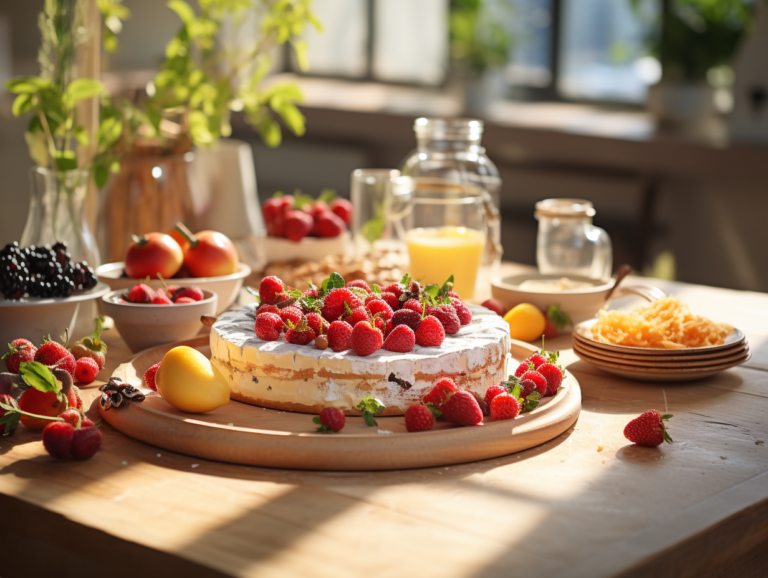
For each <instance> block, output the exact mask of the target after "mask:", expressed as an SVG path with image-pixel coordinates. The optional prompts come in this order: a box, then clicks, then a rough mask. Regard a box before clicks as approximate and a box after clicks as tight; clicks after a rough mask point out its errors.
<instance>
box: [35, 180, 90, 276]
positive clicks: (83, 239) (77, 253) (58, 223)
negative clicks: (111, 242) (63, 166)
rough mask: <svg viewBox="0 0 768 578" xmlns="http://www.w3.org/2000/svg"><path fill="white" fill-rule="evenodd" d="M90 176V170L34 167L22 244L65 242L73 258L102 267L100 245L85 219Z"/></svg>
mask: <svg viewBox="0 0 768 578" xmlns="http://www.w3.org/2000/svg"><path fill="white" fill-rule="evenodd" d="M89 179H90V173H89V172H88V171H86V170H73V171H52V170H49V169H46V168H42V167H36V168H34V169H32V171H31V175H30V180H31V194H30V197H29V213H28V215H27V223H26V225H25V226H24V232H23V233H22V234H21V240H20V244H21V246H22V247H28V246H29V245H35V246H44V245H55V244H56V243H57V242H63V243H66V244H67V249H68V251H69V253H70V255H71V259H72V261H75V262H80V261H86V262H87V263H88V265H90V266H92V267H96V266H98V265H99V263H100V255H99V248H98V246H97V245H96V240H95V239H94V237H93V235H92V233H91V231H90V229H89V228H88V223H87V221H86V220H85V219H84V209H85V197H86V195H87V193H88V181H89Z"/></svg>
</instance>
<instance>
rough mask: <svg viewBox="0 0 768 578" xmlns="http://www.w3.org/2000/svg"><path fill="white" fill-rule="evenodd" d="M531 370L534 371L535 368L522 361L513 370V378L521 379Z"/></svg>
mask: <svg viewBox="0 0 768 578" xmlns="http://www.w3.org/2000/svg"><path fill="white" fill-rule="evenodd" d="M532 369H536V367H535V366H533V364H532V363H531V362H530V361H528V360H527V359H524V360H523V361H521V362H520V365H518V366H517V369H516V370H515V377H522V376H523V374H524V373H525V372H526V371H530V370H532Z"/></svg>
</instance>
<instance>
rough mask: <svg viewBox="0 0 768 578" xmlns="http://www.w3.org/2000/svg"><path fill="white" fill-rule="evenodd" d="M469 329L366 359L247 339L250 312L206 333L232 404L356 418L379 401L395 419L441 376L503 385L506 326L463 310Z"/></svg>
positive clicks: (230, 314) (229, 315) (469, 386)
mask: <svg viewBox="0 0 768 578" xmlns="http://www.w3.org/2000/svg"><path fill="white" fill-rule="evenodd" d="M469 307H470V309H471V311H472V322H471V323H470V324H469V325H466V326H464V327H462V328H461V330H460V331H459V332H458V333H457V334H456V335H447V336H446V338H445V341H443V344H442V345H441V346H440V347H421V346H419V345H417V346H416V347H415V348H414V350H413V351H411V352H409V353H395V352H391V351H386V350H384V349H380V350H379V351H377V352H376V353H374V354H372V355H369V356H367V357H360V356H358V355H355V354H354V352H353V351H351V350H349V351H344V352H341V353H336V352H334V351H333V350H331V349H325V350H320V349H317V348H315V347H314V346H313V345H294V344H292V343H288V342H286V341H285V340H284V338H281V339H280V340H279V341H262V340H261V339H259V338H258V337H256V334H255V332H254V319H255V312H256V306H255V305H252V306H246V307H243V308H240V309H232V310H230V311H227V312H226V313H224V314H222V315H221V316H220V317H219V318H218V320H217V321H216V323H215V324H214V325H213V328H212V331H211V361H212V362H213V363H214V364H215V365H216V366H217V367H218V368H219V370H220V371H221V372H222V373H223V374H224V375H225V376H226V378H227V380H228V381H229V386H230V392H231V397H232V399H235V400H238V401H243V402H246V403H250V404H253V405H259V406H263V407H269V408H274V409H283V410H289V411H299V412H306V413H315V414H316V413H319V412H320V411H321V410H322V409H323V408H325V407H331V406H332V407H338V408H339V409H341V410H342V411H344V413H346V414H348V415H359V414H360V412H359V411H358V410H357V409H355V406H356V405H357V404H358V403H359V402H360V400H361V399H362V398H363V397H366V396H371V397H375V398H378V399H379V400H380V401H381V402H382V403H384V405H386V406H387V409H386V410H385V411H384V413H383V415H401V414H402V413H404V412H405V410H406V409H407V408H408V406H410V405H412V404H414V403H417V402H418V401H419V400H420V399H421V398H422V397H423V396H424V395H425V394H426V393H427V392H428V391H429V390H430V389H431V388H432V386H433V384H434V383H435V381H437V380H438V379H440V378H441V377H451V378H452V379H453V380H454V381H455V382H456V384H457V385H458V386H459V387H460V388H461V389H465V390H469V391H473V392H476V393H479V394H481V395H484V393H485V390H486V389H487V388H488V386H490V385H492V384H494V383H499V381H501V380H502V379H503V378H504V369H505V361H506V358H507V356H508V353H509V349H510V338H509V326H508V325H507V322H506V321H504V320H503V319H502V318H501V317H499V316H498V315H496V314H495V313H493V312H491V311H489V310H488V309H486V308H484V307H479V306H476V305H470V306H469Z"/></svg>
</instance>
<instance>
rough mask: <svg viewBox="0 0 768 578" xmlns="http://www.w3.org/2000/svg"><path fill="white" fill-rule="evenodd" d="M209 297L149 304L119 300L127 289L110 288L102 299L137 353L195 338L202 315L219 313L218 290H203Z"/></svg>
mask: <svg viewBox="0 0 768 578" xmlns="http://www.w3.org/2000/svg"><path fill="white" fill-rule="evenodd" d="M202 291H203V295H204V296H205V298H204V299H203V300H202V301H196V302H195V303H181V304H176V303H174V304H173V305H145V304H140V303H118V301H119V299H120V297H121V296H122V295H123V294H125V293H126V292H127V290H126V289H117V290H115V291H110V292H109V293H107V294H106V295H104V296H103V297H102V298H101V304H102V307H103V309H104V313H105V314H106V315H109V316H110V317H111V318H112V319H114V321H115V327H116V328H117V331H118V332H119V333H120V337H122V338H123V341H125V343H126V345H128V347H129V348H130V350H131V351H133V352H134V353H136V352H138V351H142V350H144V349H147V348H149V347H155V346H156V345H162V344H164V343H175V342H177V341H186V340H187V339H192V338H194V337H196V336H197V334H198V333H200V330H201V329H202V328H203V325H202V324H201V323H200V317H201V316H203V315H216V314H217V313H216V311H217V303H218V297H217V295H216V293H213V292H212V291H209V290H207V289H203V290H202Z"/></svg>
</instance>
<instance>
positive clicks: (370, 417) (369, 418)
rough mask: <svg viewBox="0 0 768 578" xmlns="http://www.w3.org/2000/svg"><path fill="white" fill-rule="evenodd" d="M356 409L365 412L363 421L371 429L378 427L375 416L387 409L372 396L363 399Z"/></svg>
mask: <svg viewBox="0 0 768 578" xmlns="http://www.w3.org/2000/svg"><path fill="white" fill-rule="evenodd" d="M356 407H357V409H359V410H360V411H362V412H363V420H364V421H365V423H366V425H367V426H369V427H373V426H376V425H378V424H377V423H376V420H375V419H374V416H375V415H378V414H380V413H381V412H382V411H384V409H385V408H386V406H385V405H384V404H383V403H382V402H381V401H380V400H378V399H376V398H375V397H370V396H366V397H364V398H363V399H361V400H360V403H358V404H357V406H356Z"/></svg>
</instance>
